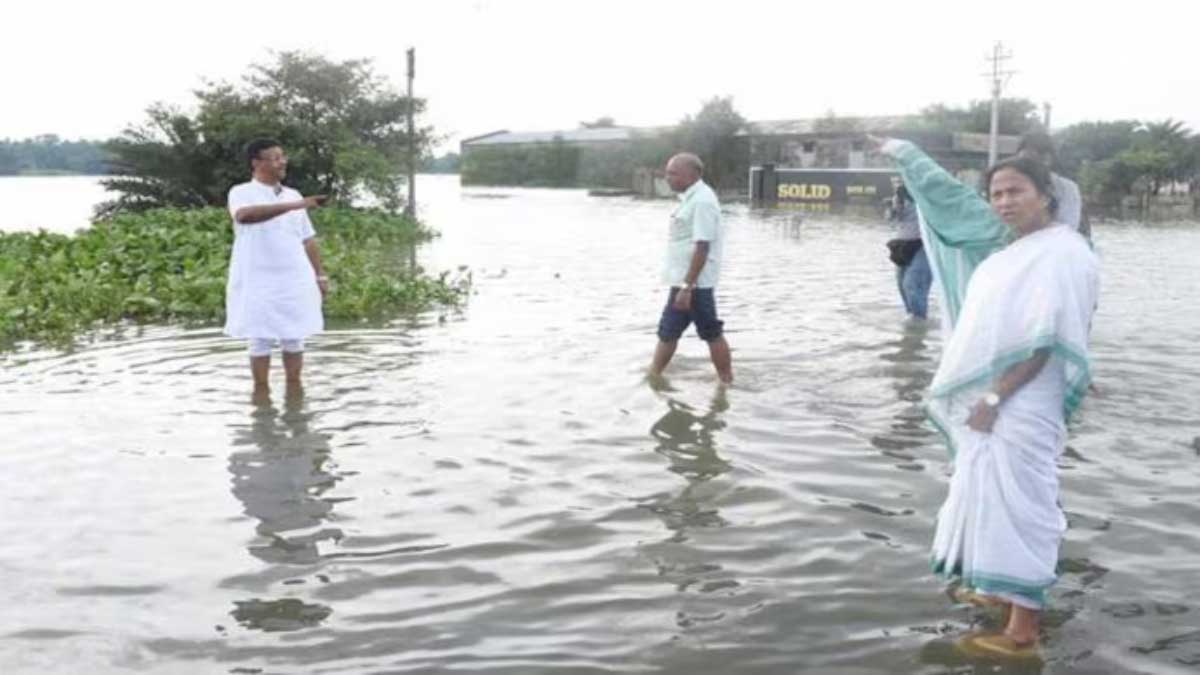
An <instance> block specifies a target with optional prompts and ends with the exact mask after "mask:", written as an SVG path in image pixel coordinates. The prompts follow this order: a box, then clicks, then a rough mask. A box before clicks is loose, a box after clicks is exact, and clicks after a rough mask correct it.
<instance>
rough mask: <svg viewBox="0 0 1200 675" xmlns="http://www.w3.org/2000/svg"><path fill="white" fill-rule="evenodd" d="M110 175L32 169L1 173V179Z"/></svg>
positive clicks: (105, 175) (99, 176) (108, 174)
mask: <svg viewBox="0 0 1200 675" xmlns="http://www.w3.org/2000/svg"><path fill="white" fill-rule="evenodd" d="M111 175H112V174H110V173H76V172H74V171H61V170H58V169H30V170H25V171H18V172H17V173H0V178H45V177H59V176H88V177H91V178H103V177H107V176H111Z"/></svg>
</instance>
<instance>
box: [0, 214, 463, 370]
mask: <svg viewBox="0 0 1200 675" xmlns="http://www.w3.org/2000/svg"><path fill="white" fill-rule="evenodd" d="M311 216H312V219H313V222H314V225H315V226H316V229H317V232H318V236H319V238H320V239H319V240H320V243H321V254H322V260H323V262H324V267H325V270H326V274H328V275H329V277H330V280H331V281H332V284H333V286H334V289H335V290H334V291H333V292H332V293H330V295H329V297H328V298H326V301H325V305H324V313H325V316H326V318H328V319H330V320H331V321H353V320H385V319H387V318H389V317H394V316H396V315H399V314H403V313H407V312H414V311H420V310H423V309H426V308H429V307H432V306H437V305H448V306H453V305H456V304H458V303H460V302H461V301H462V299H463V297H464V296H465V294H466V292H467V290H468V286H469V283H470V279H469V276H465V275H463V276H459V277H457V278H450V276H449V275H448V274H442V275H440V276H437V277H431V276H429V275H427V274H425V273H424V272H423V271H422V270H421V269H420V268H419V267H415V266H413V265H412V264H411V263H410V262H409V260H408V256H407V252H408V251H410V250H411V247H412V246H415V245H416V244H418V243H420V242H422V241H425V240H428V239H430V238H431V237H432V236H433V233H432V232H431V231H429V230H428V229H426V228H424V227H423V226H421V225H420V224H419V223H417V222H415V221H413V220H409V219H406V218H404V217H402V216H398V215H394V214H391V213H387V212H383V211H372V210H359V209H338V208H331V209H318V210H315V211H312V212H311ZM232 244H233V228H232V226H231V225H230V222H229V214H228V212H227V211H225V210H224V209H219V208H205V209H158V210H153V211H147V212H144V213H136V214H135V213H123V214H119V215H117V216H114V217H112V218H110V219H107V220H103V221H100V222H97V223H96V224H95V225H93V226H92V227H91V228H90V229H87V230H81V231H79V232H78V233H77V234H75V235H74V236H64V235H59V234H50V233H46V232H36V233H30V232H17V233H0V348H4V349H9V348H12V347H13V346H14V345H15V344H16V343H18V342H20V341H24V340H30V341H35V342H40V343H46V344H52V345H57V346H67V345H70V344H71V343H72V342H74V340H75V339H77V338H78V337H79V336H81V335H83V334H86V333H88V332H90V331H93V330H96V329H99V328H104V327H108V326H115V325H120V324H123V323H127V322H133V323H137V324H146V323H175V324H183V325H189V326H201V325H214V324H219V323H221V322H222V321H223V320H224V315H225V280H226V273H227V269H228V264H229V251H230V248H231V246H232Z"/></svg>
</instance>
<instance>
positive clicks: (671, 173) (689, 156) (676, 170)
mask: <svg viewBox="0 0 1200 675" xmlns="http://www.w3.org/2000/svg"><path fill="white" fill-rule="evenodd" d="M703 175H704V162H702V161H700V157H698V156H697V155H695V154H693V153H690V152H681V153H678V154H676V155H675V156H673V157H671V159H670V160H668V161H667V185H670V186H671V189H672V190H674V191H675V192H683V191H684V190H686V189H688V188H690V187H691V186H692V184H693V183H695V182H696V181H698V180H700V177H701V176H703Z"/></svg>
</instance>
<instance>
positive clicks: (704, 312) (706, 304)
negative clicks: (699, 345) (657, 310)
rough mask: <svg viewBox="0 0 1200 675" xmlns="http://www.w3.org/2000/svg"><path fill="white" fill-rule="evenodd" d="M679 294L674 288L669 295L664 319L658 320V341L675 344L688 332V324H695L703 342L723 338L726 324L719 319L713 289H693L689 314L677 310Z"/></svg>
mask: <svg viewBox="0 0 1200 675" xmlns="http://www.w3.org/2000/svg"><path fill="white" fill-rule="evenodd" d="M678 292H679V288H678V287H673V288H672V289H671V290H670V292H668V293H667V306H666V307H663V312H662V318H661V319H659V320H658V339H659V340H662V341H663V342H674V341H676V340H678V339H679V338H680V336H682V335H683V331H685V330H687V327H688V324H691V323H693V322H695V324H696V332H697V333H699V335H700V339H701V340H704V341H705V342H712V341H713V340H716V339H717V338H719V337H721V334H722V328H723V327H724V326H725V322H724V321H721V320H720V319H718V318H717V300H716V297H715V296H714V294H713V289H711V288H696V289H693V290H692V309H691V310H690V311H687V312H680V311H679V310H677V309H675V294H676V293H678Z"/></svg>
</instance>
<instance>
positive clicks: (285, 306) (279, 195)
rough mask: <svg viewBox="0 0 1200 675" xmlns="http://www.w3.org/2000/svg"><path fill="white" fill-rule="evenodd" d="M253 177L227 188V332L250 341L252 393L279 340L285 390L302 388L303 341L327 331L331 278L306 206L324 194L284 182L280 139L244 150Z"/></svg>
mask: <svg viewBox="0 0 1200 675" xmlns="http://www.w3.org/2000/svg"><path fill="white" fill-rule="evenodd" d="M247 155H248V158H249V160H250V166H251V170H252V172H253V178H252V180H250V181H249V182H247V183H242V184H240V185H235V186H234V187H233V188H232V189H231V190H230V191H229V213H230V215H231V216H232V217H233V228H234V241H233V252H232V255H231V256H230V260H229V281H228V284H227V286H226V291H225V333H226V334H227V335H230V336H232V337H237V338H244V339H246V340H248V341H249V346H250V371H251V373H252V375H253V377H254V386H255V390H256V391H259V392H265V391H267V388H268V384H267V381H268V374H269V371H270V363H271V347H272V346H273V344H274V343H275V342H276V341H278V342H279V343H280V348H281V351H282V353H283V365H284V371H285V373H286V376H287V384H288V388H289V389H293V388H298V387H299V386H300V371H301V368H302V366H303V356H304V339H305V338H307V337H309V336H310V335H313V334H314V333H318V332H320V331H321V330H322V329H323V328H324V319H323V317H322V315H321V299H322V297H323V295H324V294H325V292H326V290H327V289H328V285H327V284H328V280H327V279H326V277H325V274H324V272H323V271H322V269H321V257H320V253H319V251H318V249H317V244H316V232H315V230H314V229H313V225H312V221H310V220H309V218H308V212H307V209H309V208H314V207H316V206H318V205H319V204H320V203H321V202H322V201H323V200H324V197H322V196H315V197H307V198H305V197H302V196H301V195H300V193H299V192H297V191H296V190H293V189H291V188H289V187H285V186H284V185H282V183H281V182H280V181H282V180H283V177H284V175H285V173H286V171H287V157H286V156H285V155H284V154H283V149H282V148H281V147H280V146H279V143H277V142H275V141H273V140H271V139H258V140H255V141H253V142H251V143H250V145H249V146H248V147H247Z"/></svg>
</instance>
